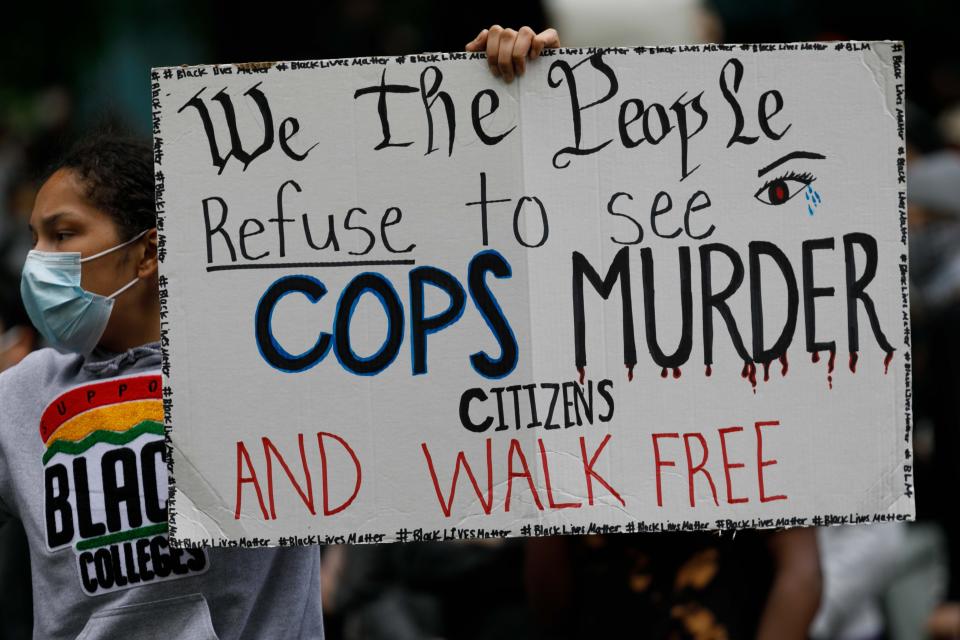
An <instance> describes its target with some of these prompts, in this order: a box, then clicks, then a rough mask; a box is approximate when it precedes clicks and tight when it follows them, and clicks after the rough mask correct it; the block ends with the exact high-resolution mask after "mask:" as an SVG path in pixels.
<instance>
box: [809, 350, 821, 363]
mask: <svg viewBox="0 0 960 640" xmlns="http://www.w3.org/2000/svg"><path fill="white" fill-rule="evenodd" d="M810 359H811V360H813V361H814V362H820V352H819V351H814V352H813V354H812V355H811V356H810Z"/></svg>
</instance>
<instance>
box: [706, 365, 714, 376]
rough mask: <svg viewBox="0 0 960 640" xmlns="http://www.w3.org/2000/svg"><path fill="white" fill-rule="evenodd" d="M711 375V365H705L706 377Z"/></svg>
mask: <svg viewBox="0 0 960 640" xmlns="http://www.w3.org/2000/svg"><path fill="white" fill-rule="evenodd" d="M712 375H713V367H711V366H710V365H707V377H708V378H709V377H710V376H712Z"/></svg>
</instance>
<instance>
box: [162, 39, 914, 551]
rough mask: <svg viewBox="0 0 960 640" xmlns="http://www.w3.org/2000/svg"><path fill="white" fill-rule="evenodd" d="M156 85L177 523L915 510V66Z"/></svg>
mask: <svg viewBox="0 0 960 640" xmlns="http://www.w3.org/2000/svg"><path fill="white" fill-rule="evenodd" d="M484 58H485V57H484V55H483V54H468V53H459V54H426V55H418V56H402V57H398V58H392V57H391V58H363V59H351V60H319V61H304V62H277V63H274V62H271V63H262V64H243V65H209V66H194V67H175V68H158V69H154V70H153V107H154V146H155V162H156V188H157V211H158V229H159V232H160V233H159V251H160V260H161V269H160V271H161V301H162V346H163V349H164V364H163V374H164V381H165V387H164V413H165V420H166V426H167V434H168V443H169V454H170V456H169V461H168V462H169V464H170V465H171V472H172V473H171V475H172V478H173V483H174V484H173V485H172V486H171V496H170V497H171V500H170V507H171V515H170V531H171V536H172V538H173V539H174V540H175V541H176V543H179V544H183V545H265V544H270V545H277V544H279V545H289V544H302V543H313V542H320V543H330V542H348V543H354V542H356V543H361V542H385V541H408V540H442V539H470V538H483V537H504V536H536V535H547V534H554V533H587V532H602V531H607V532H617V531H620V532H623V531H661V530H705V529H738V528H765V527H782V526H798V525H812V524H834V523H841V522H873V521H888V520H902V519H909V518H911V517H912V515H913V510H914V506H913V487H912V483H913V477H912V460H911V407H910V402H911V398H910V375H911V366H910V365H911V361H910V324H909V314H908V297H907V296H908V290H907V237H906V201H905V187H906V185H905V182H906V181H905V174H904V158H905V152H904V145H905V140H904V119H903V109H904V93H903V54H902V46H901V44H900V43H894V42H869V43H866V42H864V43H803V44H781V45H735V46H734V45H701V46H682V47H676V48H642V47H641V48H624V49H604V50H594V49H561V50H554V51H547V52H545V54H544V57H543V58H541V59H539V60H536V61H533V62H531V63H530V64H529V65H528V69H527V72H526V74H525V75H524V76H523V77H521V78H519V79H518V80H517V81H515V82H513V83H511V84H507V83H504V82H503V81H501V80H498V79H496V78H494V77H492V75H491V74H490V73H489V70H488V65H487V63H486V61H485V59H484Z"/></svg>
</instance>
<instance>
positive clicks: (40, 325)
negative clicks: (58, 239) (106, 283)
mask: <svg viewBox="0 0 960 640" xmlns="http://www.w3.org/2000/svg"><path fill="white" fill-rule="evenodd" d="M147 231H149V229H144V230H143V231H142V232H141V233H139V234H137V235H136V236H134V237H133V238H131V239H130V240H127V241H126V242H124V243H122V244H118V245H117V246H115V247H111V248H110V249H107V250H105V251H101V252H100V253H97V254H95V255H92V256H88V257H86V258H82V259H81V258H80V253H79V252H55V251H37V250H35V249H34V250H33V251H30V252H29V253H28V254H27V259H26V261H25V262H24V263H23V272H22V273H21V274H20V296H21V297H22V298H23V305H24V307H26V310H27V315H29V316H30V321H31V322H33V326H35V327H36V328H37V331H39V332H40V335H42V336H43V337H44V338H45V339H46V341H47V342H48V343H49V344H50V346H51V347H53V348H54V349H56V350H57V351H60V352H62V353H70V352H73V353H79V354H83V355H86V354H88V353H90V352H91V351H93V348H94V347H96V346H97V343H98V342H100V337H101V336H102V335H103V332H104V330H105V329H106V328H107V321H108V320H109V319H110V311H111V310H112V309H113V301H114V299H115V298H116V297H117V296H118V295H120V294H121V293H123V292H124V291H126V290H127V289H129V288H130V287H132V286H133V285H135V284H136V283H137V281H138V280H139V278H134V279H133V280H131V281H130V282H128V283H127V284H125V285H124V286H122V287H120V289H118V290H117V291H114V292H113V293H112V294H110V295H109V296H101V295H98V294H96V293H91V292H89V291H86V290H85V289H83V288H82V287H81V286H80V265H81V263H84V262H89V261H90V260H95V259H97V258H99V257H101V256H105V255H107V254H108V253H112V252H114V251H116V250H117V249H121V248H123V247H125V246H127V245H128V244H131V243H133V242H135V241H137V240H139V239H140V238H142V237H143V236H144V235H146V233H147Z"/></svg>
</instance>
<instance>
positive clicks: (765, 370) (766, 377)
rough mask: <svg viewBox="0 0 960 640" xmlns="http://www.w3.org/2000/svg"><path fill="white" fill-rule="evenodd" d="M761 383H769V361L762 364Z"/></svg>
mask: <svg viewBox="0 0 960 640" xmlns="http://www.w3.org/2000/svg"><path fill="white" fill-rule="evenodd" d="M763 381H764V382H770V361H769V360H767V361H766V362H764V363H763Z"/></svg>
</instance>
